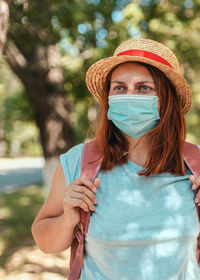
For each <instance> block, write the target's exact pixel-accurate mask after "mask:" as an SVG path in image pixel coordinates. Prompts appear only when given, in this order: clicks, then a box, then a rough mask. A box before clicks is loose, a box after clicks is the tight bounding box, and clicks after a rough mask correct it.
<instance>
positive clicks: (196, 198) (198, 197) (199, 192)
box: [194, 191, 200, 206]
mask: <svg viewBox="0 0 200 280" xmlns="http://www.w3.org/2000/svg"><path fill="white" fill-rule="evenodd" d="M194 202H195V203H199V202H200V191H198V192H197V195H196V197H195V201H194ZM198 206H200V203H199V204H198Z"/></svg>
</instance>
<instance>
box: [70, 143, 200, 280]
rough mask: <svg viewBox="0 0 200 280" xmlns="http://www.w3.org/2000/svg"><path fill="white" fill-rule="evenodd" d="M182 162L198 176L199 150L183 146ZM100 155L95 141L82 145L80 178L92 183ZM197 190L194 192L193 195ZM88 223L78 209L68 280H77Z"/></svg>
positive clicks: (199, 251) (199, 210)
mask: <svg viewBox="0 0 200 280" xmlns="http://www.w3.org/2000/svg"><path fill="white" fill-rule="evenodd" d="M184 161H185V163H186V165H187V166H188V168H189V169H190V171H191V172H192V174H193V175H194V176H195V177H199V176H200V149H199V148H198V147H197V146H196V145H194V144H191V143H188V142H185V144H184ZM101 162H102V158H101V153H100V151H99V149H98V145H97V143H96V142H95V140H93V141H91V142H89V143H86V144H84V147H83V151H82V156H81V176H83V177H86V178H88V179H89V180H91V181H92V182H94V180H95V178H96V176H97V175H98V172H99V170H100V167H101ZM196 193H197V190H195V195H196ZM196 211H197V215H198V219H199V222H200V207H199V206H198V205H197V204H196ZM89 222H90V211H88V212H85V211H84V210H82V209H80V222H79V227H78V230H77V232H76V236H75V238H74V240H73V242H72V245H71V258H70V275H69V278H68V280H78V279H79V278H80V274H81V269H82V267H83V259H84V240H85V237H86V234H87V231H88V226H89ZM196 259H197V263H198V265H199V266H200V233H199V235H198V237H197V248H196Z"/></svg>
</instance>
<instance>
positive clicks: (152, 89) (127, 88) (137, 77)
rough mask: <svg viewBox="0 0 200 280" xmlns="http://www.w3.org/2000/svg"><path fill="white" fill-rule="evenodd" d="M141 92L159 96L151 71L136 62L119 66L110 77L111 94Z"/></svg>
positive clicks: (140, 93) (141, 93)
mask: <svg viewBox="0 0 200 280" xmlns="http://www.w3.org/2000/svg"><path fill="white" fill-rule="evenodd" d="M116 94H139V95H153V96H157V92H156V86H155V83H154V81H153V78H152V76H151V74H150V73H149V71H148V70H147V69H146V68H145V67H144V66H143V65H140V64H138V63H135V62H126V63H123V64H120V65H119V66H117V67H116V68H115V69H114V70H113V72H112V75H111V79H110V90H109V96H110V95H116Z"/></svg>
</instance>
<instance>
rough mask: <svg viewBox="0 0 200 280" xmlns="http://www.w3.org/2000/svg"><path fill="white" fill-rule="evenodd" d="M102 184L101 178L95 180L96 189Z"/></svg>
mask: <svg viewBox="0 0 200 280" xmlns="http://www.w3.org/2000/svg"><path fill="white" fill-rule="evenodd" d="M100 182H101V179H100V178H96V179H95V180H94V185H95V187H96V188H98V186H99V184H100Z"/></svg>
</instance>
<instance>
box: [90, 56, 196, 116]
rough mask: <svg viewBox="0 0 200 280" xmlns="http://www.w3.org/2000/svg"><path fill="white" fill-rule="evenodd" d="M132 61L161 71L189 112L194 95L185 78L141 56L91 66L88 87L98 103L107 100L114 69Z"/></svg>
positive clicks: (111, 59) (185, 109) (125, 57)
mask: <svg viewBox="0 0 200 280" xmlns="http://www.w3.org/2000/svg"><path fill="white" fill-rule="evenodd" d="M131 61H133V62H134V61H135V62H143V63H146V64H149V65H152V66H154V67H156V68H158V69H159V70H161V71H162V72H163V73H164V74H165V75H166V77H167V78H168V79H169V80H170V81H171V82H172V84H173V85H174V86H175V88H176V91H177V96H178V98H179V101H180V103H181V106H182V108H183V112H184V114H186V113H187V112H188V111H189V109H190V107H191V105H192V93H191V90H190V87H189V85H188V83H187V82H186V80H185V79H184V78H183V76H181V75H180V74H179V73H177V72H176V71H174V70H173V69H172V68H170V67H169V66H165V65H163V64H162V63H160V62H157V61H154V60H151V59H149V58H146V57H140V56H129V55H124V56H112V57H108V58H104V59H101V60H99V61H97V62H96V63H94V64H93V65H92V66H90V68H89V69H88V71H87V73H86V85H87V87H88V89H89V91H90V92H91V93H92V94H93V96H94V98H95V99H96V100H97V102H99V103H100V104H101V103H102V100H103V98H105V96H104V94H105V87H106V86H107V84H106V83H107V77H108V75H109V73H110V72H111V71H112V69H113V68H114V67H116V66H117V65H119V64H121V63H124V62H131Z"/></svg>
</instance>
